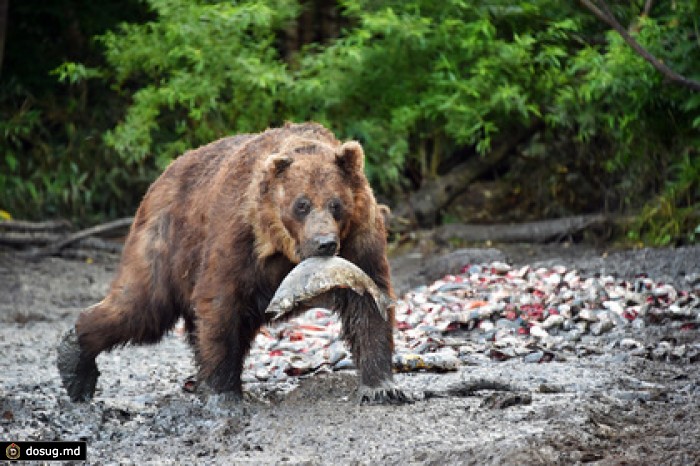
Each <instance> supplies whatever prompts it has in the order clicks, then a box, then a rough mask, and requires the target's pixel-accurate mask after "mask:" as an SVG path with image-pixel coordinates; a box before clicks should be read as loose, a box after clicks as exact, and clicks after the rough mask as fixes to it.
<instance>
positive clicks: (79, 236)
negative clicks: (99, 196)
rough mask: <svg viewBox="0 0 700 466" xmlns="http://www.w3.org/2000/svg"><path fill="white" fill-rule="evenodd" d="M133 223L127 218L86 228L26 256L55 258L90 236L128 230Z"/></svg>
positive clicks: (131, 218) (131, 219)
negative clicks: (62, 251)
mask: <svg viewBox="0 0 700 466" xmlns="http://www.w3.org/2000/svg"><path fill="white" fill-rule="evenodd" d="M133 221H134V218H133V217H125V218H120V219H117V220H113V221H111V222H107V223H102V224H100V225H95V226H92V227H90V228H86V229H84V230H80V231H78V232H75V233H72V234H70V235H68V236H65V237H63V238H62V239H60V240H58V241H55V242H53V243H51V244H49V245H47V246H45V247H43V248H39V249H35V250H34V251H31V252H28V253H27V254H26V256H29V257H34V258H38V257H46V256H54V255H57V254H58V253H59V252H60V251H61V250H62V249H63V248H65V247H66V246H68V245H70V244H73V243H75V242H77V241H80V240H83V239H85V238H88V237H90V236H97V235H102V234H105V233H109V232H113V231H115V230H121V229H124V228H127V227H129V226H131V224H132V223H133Z"/></svg>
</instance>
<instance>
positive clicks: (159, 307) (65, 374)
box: [57, 286, 179, 401]
mask: <svg viewBox="0 0 700 466" xmlns="http://www.w3.org/2000/svg"><path fill="white" fill-rule="evenodd" d="M132 289H137V287H133V288H132ZM138 289H139V290H140V292H139V293H138V294H137V295H136V296H131V295H130V293H129V292H128V288H127V287H120V286H113V288H112V290H111V291H110V294H109V295H108V296H107V297H106V298H105V299H104V300H102V301H101V302H100V303H98V304H95V305H94V306H91V307H89V308H88V309H86V310H85V311H83V312H82V313H81V314H80V317H78V321H77V322H76V324H75V327H74V328H72V329H70V330H69V331H68V332H67V333H66V334H65V335H64V337H63V339H62V340H61V343H60V345H59V347H58V358H57V365H58V369H59V372H60V375H61V379H62V381H63V385H64V386H65V387H66V390H67V391H68V395H69V396H70V398H71V400H72V401H87V400H90V399H91V398H92V397H93V395H94V393H95V386H96V382H97V377H98V376H99V371H98V370H97V365H96V364H95V358H96V357H97V356H98V355H99V354H100V353H102V352H103V351H109V350H110V349H112V348H114V347H115V346H119V345H125V344H127V343H133V344H147V343H156V342H158V341H159V340H160V339H161V338H162V337H163V335H164V334H165V333H166V332H167V331H168V330H170V329H171V328H172V327H173V326H174V325H175V322H176V321H177V319H178V317H179V312H177V309H176V308H175V307H174V306H173V305H172V303H170V302H168V300H165V299H164V300H161V301H160V302H158V301H155V300H153V299H143V298H145V296H144V293H145V292H146V291H145V290H144V288H142V287H139V288H138ZM151 298H152V297H151Z"/></svg>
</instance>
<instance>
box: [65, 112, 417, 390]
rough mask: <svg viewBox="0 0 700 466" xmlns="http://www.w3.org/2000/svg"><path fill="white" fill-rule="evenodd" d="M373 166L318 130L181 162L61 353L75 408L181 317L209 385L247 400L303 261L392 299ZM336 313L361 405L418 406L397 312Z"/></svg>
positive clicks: (351, 303) (142, 212) (359, 299)
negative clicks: (269, 311)
mask: <svg viewBox="0 0 700 466" xmlns="http://www.w3.org/2000/svg"><path fill="white" fill-rule="evenodd" d="M363 167H364V152H363V150H362V147H361V146H360V144H358V143H357V142H354V141H349V142H346V143H342V144H341V143H340V142H339V141H338V140H337V139H336V138H335V137H334V136H333V134H332V133H331V132H330V131H329V130H327V129H326V128H324V127H323V126H321V125H319V124H316V123H304V124H287V125H286V126H284V127H283V128H277V129H268V130H267V131H265V132H263V133H260V134H246V135H239V136H235V137H228V138H224V139H221V140H219V141H216V142H213V143H211V144H208V145H206V146H203V147H201V148H199V149H196V150H192V151H189V152H187V153H185V154H184V155H182V156H181V157H179V158H178V159H176V160H175V161H174V162H173V163H172V164H171V165H170V166H169V167H168V168H167V169H166V170H165V172H164V173H163V174H162V175H161V176H160V177H159V178H158V179H157V180H156V181H155V182H154V183H153V184H152V185H151V187H150V188H149V190H148V192H147V193H146V195H145V197H144V199H143V201H142V202H141V205H140V206H139V209H138V211H137V212H136V216H135V218H134V222H133V224H132V226H131V230H130V232H129V235H128V237H127V239H126V243H125V246H124V251H123V254H122V259H121V263H120V265H119V269H118V271H117V274H116V277H115V279H114V281H113V283H112V284H111V287H110V290H109V293H108V294H107V296H106V297H105V298H104V299H103V300H102V301H101V302H100V303H98V304H96V305H94V306H92V307H90V308H88V309H86V310H85V311H84V312H83V313H82V314H81V315H80V317H79V318H78V321H77V323H76V325H75V328H74V329H73V330H72V332H73V333H72V338H73V341H74V346H75V348H76V350H75V351H74V353H75V356H74V357H70V356H69V357H67V356H65V354H64V355H63V356H61V354H60V351H59V358H58V359H59V360H58V364H59V369H60V372H61V375H62V378H63V383H64V385H65V386H66V388H67V390H68V393H69V395H70V397H71V399H72V400H74V401H83V400H88V399H90V398H92V396H93V394H94V390H95V385H96V380H97V376H98V374H99V372H98V371H97V366H96V364H95V358H96V357H97V355H98V354H100V353H101V352H103V351H108V350H110V349H112V348H114V347H115V346H119V345H124V344H127V343H134V344H145V343H156V342H158V341H159V340H160V339H161V337H162V336H163V335H164V334H165V333H166V332H168V331H169V330H171V329H172V328H173V326H174V325H175V323H176V321H177V320H178V319H179V318H180V317H182V318H183V319H184V322H185V328H186V330H187V332H188V338H189V341H190V343H191V345H192V346H193V347H194V353H195V360H196V363H197V366H198V369H199V374H198V377H199V378H200V379H201V380H204V381H206V382H207V383H208V385H209V386H210V387H211V388H212V389H213V390H214V391H215V392H218V393H222V394H225V397H229V396H230V398H231V399H238V398H240V396H241V394H242V385H241V372H242V369H243V362H244V358H245V356H246V354H247V352H248V350H249V348H250V345H251V342H252V341H253V339H254V337H255V335H256V333H257V331H258V329H259V328H260V327H261V326H262V325H263V324H265V323H266V322H267V321H268V320H269V315H266V314H265V309H266V307H267V305H268V303H269V302H270V299H271V298H272V296H273V294H274V292H275V290H276V289H277V287H278V285H279V284H280V282H281V281H282V279H283V278H284V277H285V276H286V275H287V274H288V273H289V271H290V270H291V269H292V268H293V267H294V266H295V265H296V264H298V263H299V262H300V261H302V260H303V259H305V258H309V257H312V256H332V255H336V254H337V255H339V256H341V257H343V258H345V259H347V260H349V261H351V262H353V263H354V264H356V265H357V266H359V267H360V268H361V269H362V270H364V271H365V272H366V273H367V274H368V275H369V276H370V277H371V278H372V279H373V280H374V282H375V283H376V284H377V286H378V287H379V288H380V289H381V290H382V291H383V292H385V293H387V294H388V295H389V296H393V290H392V287H391V282H390V273H389V265H388V261H387V257H386V230H385V224H384V217H383V215H382V209H381V208H380V207H379V206H378V205H377V202H376V201H375V198H374V195H373V193H372V190H371V188H370V186H369V183H368V181H367V178H366V177H365V175H364V171H363ZM334 302H335V303H336V310H337V312H338V313H339V315H340V317H341V322H342V328H343V336H344V338H345V339H346V340H347V341H348V344H349V345H350V349H351V351H352V354H353V358H354V361H355V364H356V366H357V369H358V373H359V379H360V398H361V401H362V402H370V403H375V402H377V403H400V402H404V401H407V398H406V397H405V395H404V394H403V393H402V392H401V390H399V389H397V388H396V387H395V386H394V384H393V382H392V364H391V363H392V351H393V337H392V324H393V321H394V320H393V317H394V316H393V308H390V309H389V319H388V320H384V319H383V318H382V317H381V316H380V313H379V312H377V308H376V306H377V305H376V303H375V301H374V300H373V299H372V298H371V297H370V296H369V295H366V296H360V295H358V294H355V293H353V292H351V291H349V290H338V291H337V292H336V293H335V294H334ZM68 341H70V336H69V337H68ZM64 353H65V351H64Z"/></svg>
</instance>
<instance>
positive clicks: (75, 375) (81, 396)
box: [56, 328, 100, 402]
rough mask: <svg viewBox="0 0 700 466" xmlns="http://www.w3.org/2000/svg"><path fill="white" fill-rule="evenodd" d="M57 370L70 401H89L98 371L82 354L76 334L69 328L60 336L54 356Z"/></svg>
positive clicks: (93, 361)
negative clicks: (55, 355) (56, 353)
mask: <svg viewBox="0 0 700 466" xmlns="http://www.w3.org/2000/svg"><path fill="white" fill-rule="evenodd" d="M56 365H57V366H58V372H59V374H60V375H61V381H62V382H63V386H64V387H65V388H66V391H68V396H70V399H71V401H77V402H80V401H89V400H91V399H92V397H93V395H94V394H95V387H96V386H97V377H99V375H100V371H98V370H97V364H95V360H94V359H92V358H85V357H83V356H82V351H81V349H80V343H79V342H78V335H77V334H76V333H75V328H71V329H70V330H68V331H67V332H66V334H65V335H64V336H63V338H61V343H60V344H59V345H58V357H57V358H56Z"/></svg>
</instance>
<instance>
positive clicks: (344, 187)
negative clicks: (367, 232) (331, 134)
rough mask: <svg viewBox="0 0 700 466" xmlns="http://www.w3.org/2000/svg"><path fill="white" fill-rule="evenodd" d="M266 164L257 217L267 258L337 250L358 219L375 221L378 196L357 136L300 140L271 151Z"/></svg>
mask: <svg viewBox="0 0 700 466" xmlns="http://www.w3.org/2000/svg"><path fill="white" fill-rule="evenodd" d="M262 170H263V173H262V176H261V178H260V182H259V185H258V187H259V197H258V199H257V202H256V204H257V207H258V208H257V215H256V217H257V218H255V219H252V221H253V222H254V226H255V236H256V252H257V255H258V257H259V258H261V259H262V258H265V257H269V256H271V255H273V254H275V253H282V254H284V255H285V256H286V257H287V258H288V259H289V260H290V261H292V262H293V263H298V262H299V261H301V260H304V259H306V258H309V257H312V256H332V255H335V254H338V253H339V252H340V251H341V248H342V247H343V242H344V241H345V240H346V239H347V238H348V236H349V235H350V234H352V233H353V230H354V231H357V230H358V224H361V223H366V222H369V224H372V223H373V222H374V219H373V217H374V209H373V205H374V197H373V195H372V192H371V189H370V187H369V184H368V182H367V179H366V177H365V175H364V152H363V150H362V147H361V146H360V144H359V143H357V142H354V141H350V142H346V143H344V144H342V145H339V146H332V145H329V144H326V143H322V142H319V141H313V140H304V139H299V140H295V141H293V142H292V143H289V144H286V145H285V146H284V147H283V148H282V149H281V150H280V151H279V152H276V153H273V154H271V155H269V156H268V157H267V158H266V160H265V161H264V163H263V166H262ZM370 217H371V218H370Z"/></svg>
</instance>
